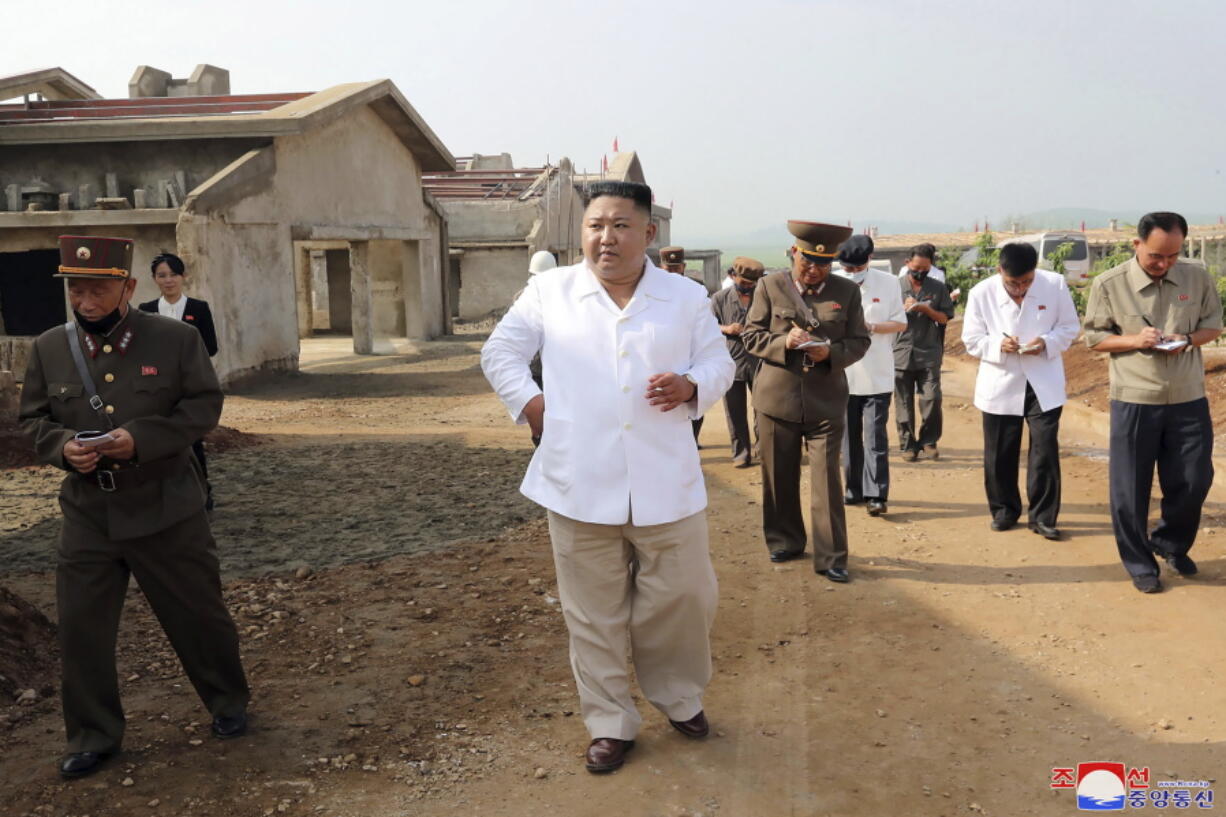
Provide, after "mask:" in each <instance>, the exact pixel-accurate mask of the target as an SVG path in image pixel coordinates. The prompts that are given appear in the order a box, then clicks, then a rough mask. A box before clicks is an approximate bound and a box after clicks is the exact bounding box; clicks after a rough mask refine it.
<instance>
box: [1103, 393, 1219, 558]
mask: <svg viewBox="0 0 1226 817" xmlns="http://www.w3.org/2000/svg"><path fill="white" fill-rule="evenodd" d="M1155 465H1156V466H1157V467H1158V484H1159V486H1160V487H1161V488H1162V515H1161V517H1160V518H1159V520H1158V524H1157V525H1155V526H1154V529H1153V531H1152V532H1149V531H1148V521H1149V496H1150V492H1151V490H1152V489H1153V482H1154V466H1155ZM1110 474H1111V478H1110V484H1111V524H1112V526H1113V527H1114V528H1115V544H1116V546H1117V547H1119V550H1120V560H1121V561H1122V562H1123V563H1124V567H1125V568H1126V569H1127V570H1128V573H1129V574H1130V575H1132V576H1145V575H1155V574H1157V572H1158V562H1157V561H1155V559H1154V555H1153V554H1154V551H1157V552H1158V553H1160V554H1163V555H1167V556H1182V555H1183V554H1185V553H1187V552H1188V551H1189V550H1191V548H1192V544H1193V543H1194V542H1195V541H1196V530H1197V528H1198V527H1200V512H1201V507H1202V506H1203V505H1204V503H1205V497H1206V496H1208V494H1209V487H1210V486H1211V485H1212V484H1213V423H1212V421H1211V420H1210V419H1209V401H1208V400H1206V399H1205V398H1203V397H1202V398H1201V399H1199V400H1192V401H1190V402H1187V403H1176V404H1174V405H1169V406H1147V405H1142V404H1140V403H1125V402H1122V401H1120V400H1112V401H1111V467H1110Z"/></svg>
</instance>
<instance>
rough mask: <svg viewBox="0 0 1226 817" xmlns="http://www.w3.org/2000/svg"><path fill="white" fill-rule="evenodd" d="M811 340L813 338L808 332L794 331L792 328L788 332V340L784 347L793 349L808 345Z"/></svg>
mask: <svg viewBox="0 0 1226 817" xmlns="http://www.w3.org/2000/svg"><path fill="white" fill-rule="evenodd" d="M811 340H813V338H812V337H811V336H810V335H809V333H808V332H806V331H805V330H803V329H796V328H795V327H793V328H792V329H790V330H788V339H787V342H786V343H785V344H784V345H785V346H787V348H789V349H795V348H796V347H797V346H799V345H800V344H802V343H808V342H809V341H811Z"/></svg>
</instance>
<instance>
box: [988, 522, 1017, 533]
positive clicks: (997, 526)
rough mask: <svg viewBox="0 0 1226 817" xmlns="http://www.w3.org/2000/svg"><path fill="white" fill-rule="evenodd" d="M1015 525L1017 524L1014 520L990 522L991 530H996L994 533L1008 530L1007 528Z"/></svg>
mask: <svg viewBox="0 0 1226 817" xmlns="http://www.w3.org/2000/svg"><path fill="white" fill-rule="evenodd" d="M1016 524H1017V520H1016V519H993V520H992V530H996V531H1001V530H1009V528H1012V527H1013V526H1014V525H1016Z"/></svg>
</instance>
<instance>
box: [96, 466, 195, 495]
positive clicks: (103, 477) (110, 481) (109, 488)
mask: <svg viewBox="0 0 1226 817" xmlns="http://www.w3.org/2000/svg"><path fill="white" fill-rule="evenodd" d="M180 465H181V460H180V459H179V458H178V457H172V458H170V459H166V460H159V461H157V462H149V463H144V464H142V465H129V466H125V467H123V468H120V469H119V470H112V469H106V468H98V469H96V470H94V471H91V472H89V473H88V474H82V473H81V472H79V471H78V472H77V476H78V477H79V478H81V479H82V480H84V481H85V483H86V484H87V485H93V486H95V487H97V488H100V489H101V490H103V491H106V492H107V493H112V492H114V491H127V490H131V489H132V488H136V487H139V486H141V485H147V484H148V483H150V482H157V481H158V480H162V479H166V477H168V476H170V475H172V474H174V473H175V472H176V471H178V470H179V467H180Z"/></svg>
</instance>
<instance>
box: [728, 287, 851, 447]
mask: <svg viewBox="0 0 1226 817" xmlns="http://www.w3.org/2000/svg"><path fill="white" fill-rule="evenodd" d="M795 286H796V285H795V283H794V282H793V280H792V275H791V273H789V272H777V273H773V274H771V275H767V276H765V277H764V278H763V279H762V280H761V281H759V282H758V286H757V287H756V288H755V289H754V298H753V303H752V304H750V306H749V316H748V323H747V325H746V327H745V331H744V332H743V333H742V334H741V340H742V341H744V343H745V348H746V349H747V350H748V351H749V353H750V354H751V355H754V356H756V357H759V358H761V359H762V368H761V369H760V370H759V371H758V374H757V377H756V379H755V380H754V392H753V402H754V408H756V409H757V410H758V411H760V412H762V413H764V414H768V415H770V416H771V417H775V418H777V419H779V420H787V421H790V422H795V423H801V422H804V423H807V422H812V421H816V420H827V419H834V418H836V417H842V416H843V415H844V413H846V411H847V376H846V374H845V373H844V371H845V370H846V369H847V367H848V366H850V365H852V364H853V363H855V362H856V361H858V360H859V359H860V358H862V357H864V355H865V353H866V352H867V351H868V347H869V343H870V338H869V334H868V327H866V326H865V325H864V310H863V308H862V307H861V305H860V287H858V286H856V284H855V283H853V282H852V281H849V280H847V279H846V278H842V277H839V276H837V275H830V276H828V277H827V278H826V282H825V286H823V287H822V290H821V292H820V293H818V294H817V295H805V296H803V300H804V302H805V304H806V305H807V306H808V307H809V310H808V311H809V312H810V313H812V314H802V313H801V312H800V311H799V310H798V308H797V304H796V300H795V299H794V298H792V297H791V296H790V295H789V294H788V292H787V290H786V289H785V287H795ZM813 318H816V319H817V320H818V321H819V322H820V323H819V326H818V327H817V328H816V329H814V330H812V331H811V332H810V334H812V335H814V336H815V337H819V338H827V339H828V340H829V341H830V357H828V358H827V359H826V360H823V361H822V362H821V363H817V364H814V365H813V366H811V367H810V368H808V369H806V368H805V358H806V355H805V353H804V351H803V350H797V349H788V348H787V335H788V332H789V331H790V330H791V329H792V328H793V322H796V323H799V324H800V325H801V326H807V325H809V324H810V323H811V322H812V320H813Z"/></svg>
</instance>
